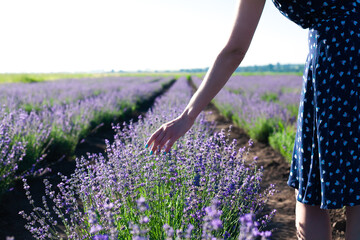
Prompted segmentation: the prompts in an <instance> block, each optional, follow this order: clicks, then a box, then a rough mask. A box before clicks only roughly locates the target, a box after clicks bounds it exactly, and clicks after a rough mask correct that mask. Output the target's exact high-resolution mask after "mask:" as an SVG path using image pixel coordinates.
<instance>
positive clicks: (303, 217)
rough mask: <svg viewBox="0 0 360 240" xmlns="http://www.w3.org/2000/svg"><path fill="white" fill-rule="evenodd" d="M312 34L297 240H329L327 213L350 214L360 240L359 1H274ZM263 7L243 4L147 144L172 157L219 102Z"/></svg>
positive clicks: (350, 232)
mask: <svg viewBox="0 0 360 240" xmlns="http://www.w3.org/2000/svg"><path fill="white" fill-rule="evenodd" d="M273 1H274V4H275V6H276V7H277V8H278V9H279V10H280V12H281V13H282V14H284V15H285V16H286V17H287V18H289V19H290V20H292V21H294V22H295V23H297V24H298V25H300V26H301V27H303V28H309V55H308V58H307V61H306V66H305V71H304V76H303V79H304V82H303V87H302V93H301V100H300V105H299V115H298V122H297V133H296V141H295V145H294V151H293V158H292V164H291V169H290V176H289V180H288V185H289V186H291V187H293V188H295V197H296V200H297V201H296V211H295V212H296V222H295V225H296V228H297V237H298V238H299V239H315V240H320V239H321V240H325V239H331V226H330V218H329V213H328V210H327V209H335V208H342V207H343V206H346V218H347V222H346V239H347V240H352V239H354V240H355V239H360V227H359V224H360V154H359V153H360V140H358V138H360V114H359V111H360V91H359V90H360V14H359V12H360V0H347V1H344V0H327V1H322V0H307V1H304V0H273ZM264 4H265V0H240V1H239V5H238V13H237V16H236V20H235V23H234V26H233V29H232V32H231V35H230V37H229V40H228V42H227V44H226V45H225V47H224V48H223V49H222V51H221V52H220V53H219V55H218V56H217V58H216V59H215V62H214V64H213V65H212V67H211V68H210V69H209V71H208V72H207V74H206V76H205V78H204V80H203V81H202V83H201V85H200V86H199V89H198V90H197V92H196V93H195V94H194V96H193V97H192V98H191V100H190V102H189V104H188V105H187V106H186V108H185V110H184V111H183V113H182V114H181V115H180V116H179V117H177V118H176V119H174V120H172V121H170V122H167V123H165V124H163V125H162V126H161V127H160V128H159V129H157V130H156V131H155V132H154V133H153V134H152V135H151V137H150V138H149V140H148V141H147V146H150V145H151V144H153V146H152V148H151V150H152V151H153V152H156V153H157V154H159V153H160V151H161V149H162V148H163V147H164V146H165V144H166V148H165V152H168V151H169V150H170V148H171V147H172V145H173V144H174V142H175V141H176V140H177V139H178V138H179V137H181V136H183V135H184V134H185V133H186V132H187V131H188V130H189V129H190V128H191V126H192V125H193V123H194V121H195V119H196V117H197V116H198V114H199V113H200V112H201V111H202V110H203V109H204V108H205V106H206V105H207V104H208V103H209V102H210V101H211V100H212V99H213V98H214V97H215V96H216V94H217V93H218V92H219V91H220V90H221V88H222V87H223V86H224V85H225V83H226V82H227V81H228V79H229V78H230V76H231V74H232V73H233V72H234V71H235V69H236V68H237V67H238V66H239V64H240V63H241V61H242V59H243V58H244V56H245V53H246V52H247V50H248V48H249V45H250V42H251V39H252V37H253V34H254V32H255V29H256V27H257V24H258V22H259V19H260V16H261V13H262V10H263V8H264Z"/></svg>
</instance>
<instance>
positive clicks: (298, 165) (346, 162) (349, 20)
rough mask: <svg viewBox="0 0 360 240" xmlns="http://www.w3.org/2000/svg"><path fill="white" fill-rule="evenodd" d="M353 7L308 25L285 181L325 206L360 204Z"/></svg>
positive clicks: (359, 78) (358, 35) (357, 44)
mask: <svg viewBox="0 0 360 240" xmlns="http://www.w3.org/2000/svg"><path fill="white" fill-rule="evenodd" d="M349 2H351V1H349ZM354 4H358V5H357V6H355V7H356V8H357V9H358V6H360V4H359V3H357V2H356V1H354ZM339 9H340V8H339ZM351 9H352V8H349V10H342V11H341V13H340V14H333V15H332V16H330V17H327V18H324V19H318V21H316V23H314V24H312V25H311V26H310V27H309V38H308V41H309V54H308V57H307V60H306V64H305V70H304V75H303V85H302V91H301V97H300V105H299V114H298V120H297V130H296V139H295V144H294V148H293V157H292V163H291V169H290V176H289V179H288V182H287V183H288V185H289V186H291V187H293V188H296V189H298V190H299V194H298V195H297V200H298V201H300V202H302V203H305V204H309V205H320V208H322V209H336V208H342V207H343V206H355V205H360V12H356V11H352V10H351Z"/></svg>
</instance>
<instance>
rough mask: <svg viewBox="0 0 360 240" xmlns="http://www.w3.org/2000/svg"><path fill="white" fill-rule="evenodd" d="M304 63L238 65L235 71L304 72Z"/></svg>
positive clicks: (197, 69) (200, 70)
mask: <svg viewBox="0 0 360 240" xmlns="http://www.w3.org/2000/svg"><path fill="white" fill-rule="evenodd" d="M208 69H209V68H191V69H180V72H194V73H197V72H207V70H208ZM303 70H304V64H280V63H277V64H268V65H262V66H257V65H254V66H247V67H238V68H237V69H236V70H235V72H302V71H303Z"/></svg>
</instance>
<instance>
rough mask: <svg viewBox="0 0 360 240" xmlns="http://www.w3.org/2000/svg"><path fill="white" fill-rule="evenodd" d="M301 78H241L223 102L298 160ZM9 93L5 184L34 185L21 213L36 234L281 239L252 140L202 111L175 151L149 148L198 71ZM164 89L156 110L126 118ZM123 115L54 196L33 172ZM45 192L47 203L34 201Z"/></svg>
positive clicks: (0, 186) (4, 112) (4, 118)
mask: <svg viewBox="0 0 360 240" xmlns="http://www.w3.org/2000/svg"><path fill="white" fill-rule="evenodd" d="M191 81H193V82H194V83H195V84H196V85H200V83H201V79H200V78H196V77H192V79H191ZM299 85H301V78H300V79H299V77H297V76H251V77H240V76H234V77H232V78H231V79H230V81H229V82H228V83H227V85H226V86H225V88H224V89H223V90H222V91H221V92H220V93H219V94H218V95H217V96H216V98H215V99H214V103H215V105H216V107H217V108H219V110H220V111H221V112H222V114H224V115H225V116H227V117H228V118H230V119H232V121H233V122H234V123H235V124H237V125H238V126H240V127H241V128H243V129H245V130H246V131H247V132H248V133H249V135H250V136H251V138H253V139H257V140H259V141H265V142H266V141H268V142H269V143H270V144H271V145H272V146H274V148H276V149H278V150H279V151H282V153H283V154H284V155H285V156H289V155H291V150H292V149H290V147H291V146H292V145H293V141H294V139H293V138H295V135H294V133H295V124H296V116H297V107H298V106H297V105H298V102H299V97H300V87H301V86H299ZM169 87H170V88H169ZM168 88H169V89H168ZM0 91H1V93H2V94H1V95H0V101H1V103H2V106H1V109H0V121H1V124H0V138H1V141H0V144H1V149H2V151H1V156H0V161H1V162H2V164H1V168H0V171H1V172H0V173H1V182H0V190H1V193H2V194H3V193H6V192H7V191H11V190H12V186H13V184H14V182H15V181H21V182H22V184H23V187H24V189H25V191H26V197H27V199H28V202H29V205H31V206H32V207H31V208H30V209H32V210H31V211H29V210H27V211H21V212H20V213H19V214H20V215H21V216H22V217H23V218H24V219H25V220H26V221H27V224H26V225H25V226H24V227H25V228H26V229H27V230H28V231H29V232H30V233H31V235H32V237H33V238H34V239H260V238H261V239H269V238H270V236H271V232H270V231H267V230H268V228H267V226H268V225H269V223H270V222H271V220H272V219H273V217H274V215H275V212H276V209H272V211H271V212H270V213H267V214H266V213H265V211H264V209H265V206H266V204H267V201H268V199H269V197H271V196H272V195H273V194H274V192H275V186H274V185H272V184H270V185H269V186H267V187H265V188H263V187H260V184H261V181H262V176H263V168H262V166H257V165H256V158H254V159H248V158H247V152H248V151H249V148H250V147H251V146H252V144H253V141H252V140H250V141H249V142H248V146H243V147H241V148H240V149H237V148H236V144H237V142H236V140H233V141H230V139H229V138H228V136H227V134H226V132H225V131H221V132H214V128H215V126H214V123H211V122H207V121H205V114H204V113H202V114H201V115H200V116H199V117H198V118H197V120H196V121H195V123H194V125H193V127H192V128H191V129H190V130H189V131H188V132H187V133H186V134H185V135H184V136H183V137H181V138H180V139H179V140H178V141H177V142H176V143H175V144H174V145H173V148H172V149H171V151H170V152H169V153H167V154H166V155H159V156H158V155H150V153H149V152H150V150H148V149H146V148H145V143H146V141H147V139H148V138H149V136H150V135H151V134H152V133H153V132H154V131H155V130H156V129H157V128H158V127H159V126H161V125H162V124H163V123H165V122H167V121H170V120H172V119H174V118H176V117H177V116H178V115H180V114H181V112H182V111H183V109H184V108H185V106H186V104H187V103H188V101H189V100H190V98H191V94H192V89H191V87H190V84H189V82H188V80H187V78H186V77H180V78H178V79H176V80H174V78H173V77H163V78H154V77H107V78H101V79H91V78H87V79H67V80H58V81H53V82H42V83H32V84H25V83H16V84H15V83H14V84H3V85H0ZM163 92H165V93H164V94H163ZM159 94H162V95H161V96H160V97H157V98H156V99H155V103H154V104H153V105H152V106H151V108H150V109H149V110H148V111H147V112H146V115H145V117H142V116H140V117H139V118H138V119H137V121H136V122H134V121H133V120H131V121H129V122H128V123H126V122H119V119H122V118H121V117H122V116H124V115H126V114H127V113H128V112H129V111H132V112H134V111H136V110H137V108H138V107H139V105H140V104H141V103H143V102H147V101H149V99H151V98H154V96H157V95H159ZM114 122H115V123H116V122H118V123H117V124H113V134H114V141H111V142H110V141H108V140H106V150H105V153H104V154H101V153H99V154H95V153H93V154H88V155H87V156H82V157H79V158H77V159H76V169H75V171H74V173H73V174H72V175H71V176H65V175H62V174H61V173H60V176H61V179H62V181H61V182H60V183H59V184H57V183H56V184H55V185H54V186H53V184H54V183H53V182H52V181H51V179H45V180H44V189H43V190H44V191H43V192H41V193H40V192H33V191H32V186H31V184H30V183H29V181H28V179H29V177H32V176H34V175H36V173H38V172H41V171H42V170H43V169H42V168H41V167H43V166H46V162H48V161H54V160H57V159H59V158H62V157H63V156H64V155H69V156H71V154H72V153H73V152H74V149H75V147H76V145H77V144H78V143H79V142H80V141H81V139H83V138H85V137H86V136H87V135H88V134H89V132H90V131H91V130H92V129H94V128H96V127H99V126H102V125H110V124H111V123H114ZM39 194H40V195H42V198H41V199H42V201H36V200H34V199H38V198H34V197H33V195H39ZM24 209H25V208H24ZM27 209H29V208H27Z"/></svg>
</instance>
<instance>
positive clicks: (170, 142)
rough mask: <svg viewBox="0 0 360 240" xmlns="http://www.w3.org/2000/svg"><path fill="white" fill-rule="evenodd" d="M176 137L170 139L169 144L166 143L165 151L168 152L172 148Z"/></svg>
mask: <svg viewBox="0 0 360 240" xmlns="http://www.w3.org/2000/svg"><path fill="white" fill-rule="evenodd" d="M175 141H176V139H175V138H172V139H170V140H169V141H168V144H167V145H166V148H165V152H166V153H168V152H169V151H170V149H171V147H172V146H173V145H174V143H175Z"/></svg>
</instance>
